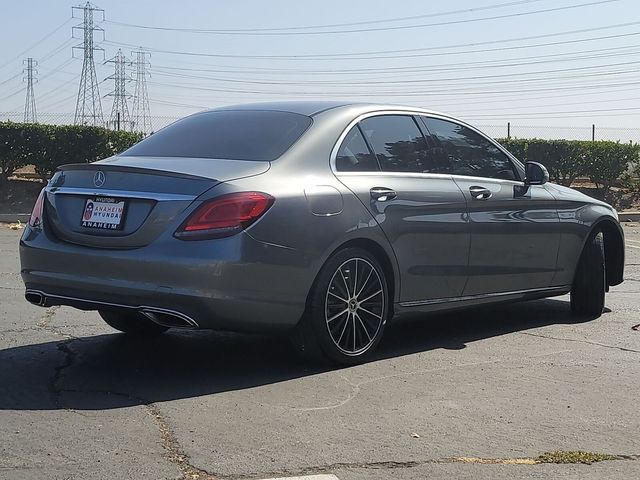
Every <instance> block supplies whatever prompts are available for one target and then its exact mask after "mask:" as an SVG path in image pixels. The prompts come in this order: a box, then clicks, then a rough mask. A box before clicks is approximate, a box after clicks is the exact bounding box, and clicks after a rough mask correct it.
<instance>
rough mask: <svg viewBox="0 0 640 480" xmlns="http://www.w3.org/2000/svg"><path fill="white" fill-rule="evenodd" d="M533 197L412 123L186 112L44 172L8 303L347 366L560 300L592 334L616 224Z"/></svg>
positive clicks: (524, 172) (260, 111) (414, 117)
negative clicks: (398, 321) (502, 309)
mask: <svg viewBox="0 0 640 480" xmlns="http://www.w3.org/2000/svg"><path fill="white" fill-rule="evenodd" d="M548 179H549V177H548V174H547V171H546V170H545V168H544V167H543V166H542V165H540V164H537V163H532V162H529V163H527V164H525V165H523V164H521V163H520V162H519V161H518V160H517V159H516V158H515V157H513V155H511V154H510V153H509V152H507V151H506V150H505V149H504V148H503V147H502V146H500V145H499V144H498V143H496V142H495V141H494V140H492V139H490V138H488V137H487V136H485V135H483V134H482V133H481V132H479V131H478V130H477V129H475V128H473V127H472V126H470V125H468V124H466V123H464V122H461V121H459V120H456V119H454V118H451V117H449V116H446V115H442V114H437V113H434V112H431V111H427V110H422V109H417V108H408V107H396V106H385V105H371V104H347V103H339V102H284V103H272V104H254V105H241V106H232V107H225V108H220V109H215V110H210V111H206V112H201V113H197V114H195V115H191V116H189V117H186V118H184V119H182V120H179V121H177V122H176V123H174V124H173V125H171V126H169V127H167V128H165V129H163V130H161V131H159V132H157V133H154V134H153V135H151V136H149V137H147V138H146V139H144V140H143V141H141V142H140V143H138V144H136V145H134V146H133V147H132V148H130V149H129V150H127V151H125V152H124V153H122V154H120V155H117V156H115V157H112V158H108V159H105V160H102V161H99V162H96V163H92V164H86V163H83V164H72V165H65V166H62V167H60V168H59V169H58V171H57V172H56V173H55V175H54V176H53V177H52V178H51V180H50V181H49V183H48V185H47V186H46V188H44V189H43V191H42V193H41V194H40V197H39V198H38V200H37V202H36V205H35V207H34V210H33V213H32V216H31V219H30V221H29V225H28V226H27V227H26V228H25V231H24V234H23V236H22V239H21V241H20V257H21V262H22V270H21V273H22V278H23V280H24V283H25V286H26V299H27V300H28V301H29V302H31V303H34V304H37V305H41V306H44V307H48V306H52V305H70V306H73V307H77V308H80V309H84V310H97V311H98V312H99V313H100V315H101V316H102V318H103V319H104V320H105V321H106V322H107V323H108V324H109V325H111V326H112V327H114V328H115V329H117V330H121V331H123V332H128V333H130V334H136V335H141V336H143V335H151V334H157V333H160V332H163V331H165V330H166V329H168V328H207V329H219V330H233V331H249V332H263V331H268V332H277V331H280V332H286V333H288V334H289V335H290V336H291V338H292V341H293V344H294V345H295V346H296V347H297V349H298V350H299V351H300V352H301V353H302V354H304V355H305V356H307V357H311V358H314V359H322V360H325V361H326V360H328V361H332V362H338V363H347V364H349V363H357V362H361V361H363V360H365V359H366V358H367V357H368V356H370V355H371V354H372V352H373V351H374V349H375V348H376V346H377V345H378V343H379V342H380V339H381V338H382V336H383V333H384V329H385V325H386V324H387V322H388V321H390V320H392V319H394V318H396V317H399V316H403V315H409V314H420V315H422V316H423V317H424V318H425V320H427V321H428V315H426V314H428V313H429V312H434V311H438V310H450V309H457V308H465V307H472V306H477V305H484V304H489V303H497V302H507V301H516V300H528V299H534V298H542V297H550V296H554V295H562V294H566V293H568V292H571V308H572V311H573V312H574V313H575V314H577V315H582V316H589V317H597V316H599V315H600V314H601V313H602V311H603V308H604V299H605V291H607V290H608V289H609V287H610V286H612V285H617V284H619V283H621V282H622V280H623V268H624V240H623V234H622V230H621V228H620V225H619V223H618V217H617V214H616V212H615V210H614V209H613V208H612V207H610V206H609V205H607V204H606V203H603V202H601V201H598V200H595V199H593V198H590V197H587V196H585V195H583V194H581V193H579V192H577V191H575V190H572V189H570V188H566V187H562V186H559V185H554V184H552V183H549V182H548Z"/></svg>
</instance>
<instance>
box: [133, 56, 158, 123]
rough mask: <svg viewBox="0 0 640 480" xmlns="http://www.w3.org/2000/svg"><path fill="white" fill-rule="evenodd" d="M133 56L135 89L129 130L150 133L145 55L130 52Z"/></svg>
mask: <svg viewBox="0 0 640 480" xmlns="http://www.w3.org/2000/svg"><path fill="white" fill-rule="evenodd" d="M131 53H132V54H133V55H135V60H134V61H133V62H132V64H133V66H134V67H135V71H136V89H135V93H134V95H133V109H132V113H131V116H132V118H131V129H132V130H133V131H136V132H143V133H151V132H152V131H153V126H152V125H151V111H150V109H149V93H148V92H147V66H148V65H149V62H148V61H147V55H149V52H145V51H143V50H142V49H140V50H135V51H133V52H131Z"/></svg>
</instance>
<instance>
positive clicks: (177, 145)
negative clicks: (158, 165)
mask: <svg viewBox="0 0 640 480" xmlns="http://www.w3.org/2000/svg"><path fill="white" fill-rule="evenodd" d="M309 125H311V118H310V117H307V116H306V115H300V114H297V113H291V112H275V111H261V110H247V111H239V110H236V111H233V110H229V111H214V112H202V113H197V114H195V115H191V116H189V117H186V118H183V119H181V120H178V121H177V122H175V123H174V124H172V125H169V126H168V127H166V128H163V129H162V130H160V131H159V132H156V133H154V134H152V135H151V136H149V137H147V138H145V139H144V140H142V141H141V142H140V143H138V144H136V145H134V146H133V147H131V148H130V149H129V150H126V151H125V152H124V153H123V154H122V155H126V156H134V157H146V156H149V157H192V158H221V159H227V160H252V161H262V162H270V161H272V160H275V159H276V158H278V157H279V156H280V155H282V154H283V153H284V152H286V151H287V149H288V148H289V147H290V146H291V145H293V143H294V142H295V141H296V140H297V139H298V138H300V136H301V135H302V134H303V133H304V132H305V130H306V129H307V128H309Z"/></svg>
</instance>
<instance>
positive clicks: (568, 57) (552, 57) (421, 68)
mask: <svg viewBox="0 0 640 480" xmlns="http://www.w3.org/2000/svg"><path fill="white" fill-rule="evenodd" d="M633 35H640V32H637V33H635V34H633ZM637 48H638V47H637V46H635V45H629V46H626V47H619V46H618V47H610V48H598V49H591V50H578V51H574V52H567V53H553V54H547V55H533V56H525V57H516V58H512V59H507V60H481V61H473V62H453V63H438V64H433V63H432V64H429V65H411V66H403V67H391V66H389V67H379V68H358V69H331V70H327V69H324V70H309V69H299V68H298V69H291V68H287V69H283V68H259V67H235V68H244V69H242V70H238V69H235V70H228V69H225V68H234V67H232V66H229V67H224V66H219V67H218V68H188V67H173V66H168V65H155V66H154V68H153V70H154V71H165V70H170V71H172V70H177V71H179V72H212V73H233V74H238V73H240V74H242V75H247V74H251V75H267V74H283V75H288V74H297V75H306V74H313V75H314V76H317V75H336V74H352V75H367V76H370V75H371V73H379V74H394V73H396V72H400V73H402V74H407V73H409V74H411V73H414V74H422V73H430V72H439V71H452V70H465V71H466V70H470V69H486V68H489V67H490V68H504V67H515V66H520V65H534V64H543V63H556V62H568V61H579V60H592V59H596V58H609V57H622V56H628V55H637V54H638V53H640V49H637ZM625 49H635V50H632V51H625ZM604 52H611V53H604ZM588 53H598V54H597V55H582V54H588ZM189 63H192V62H189ZM196 65H198V64H196ZM199 65H202V66H212V65H208V64H199Z"/></svg>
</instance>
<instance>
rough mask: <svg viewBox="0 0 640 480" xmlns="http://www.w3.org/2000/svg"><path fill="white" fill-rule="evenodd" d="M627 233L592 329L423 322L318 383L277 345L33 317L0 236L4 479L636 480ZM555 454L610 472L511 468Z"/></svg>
mask: <svg viewBox="0 0 640 480" xmlns="http://www.w3.org/2000/svg"><path fill="white" fill-rule="evenodd" d="M625 233H626V236H627V241H628V243H627V245H628V248H627V269H626V281H625V283H624V284H622V285H620V286H618V287H614V288H613V289H612V291H611V292H610V293H609V295H608V297H607V312H606V313H605V314H604V315H603V316H602V317H601V318H600V319H597V320H593V321H585V322H576V321H575V320H574V319H573V318H572V317H571V316H570V315H569V304H568V297H558V298H555V299H549V300H540V301H534V302H528V303H523V304H513V305H507V306H499V307H489V308H485V309H482V310H474V311H465V312H462V313H455V314H444V315H437V316H435V315H433V316H430V317H428V318H424V320H423V321H421V320H418V321H412V322H403V323H399V324H397V325H393V326H391V327H390V328H389V329H388V331H387V336H386V338H385V339H384V341H383V344H382V345H381V348H380V353H379V355H378V357H377V358H376V359H375V360H374V361H372V362H371V363H369V364H367V365H362V366H357V367H351V368H341V369H325V368H318V367H309V366H307V365H305V364H303V363H301V362H300V361H299V360H298V359H297V357H296V356H295V355H294V354H293V353H292V352H291V350H290V349H289V347H288V345H287V342H286V341H285V340H284V339H282V338H273V337H266V336H248V335H235V334H222V333H213V332H171V333H168V334H166V335H164V336H161V337H159V338H154V339H148V340H135V339H129V338H127V337H126V336H125V335H123V334H119V333H116V332H115V331H113V330H111V329H110V328H109V327H108V326H106V324H104V323H103V322H102V321H101V320H100V318H99V317H98V315H97V314H96V313H93V312H80V311H76V310H73V309H71V308H67V307H60V308H56V307H54V308H49V309H43V308H38V307H35V306H32V305H29V304H28V303H27V302H26V301H25V300H24V299H23V286H22V283H21V280H20V276H19V274H18V272H19V261H18V258H17V242H18V238H19V235H20V232H16V231H12V230H9V229H8V228H6V226H4V225H2V224H0V478H2V479H11V480H21V479H38V480H40V479H60V480H62V479H65V480H68V479H83V480H84V479H120V478H122V479H129V478H134V477H135V478H149V479H234V478H238V479H245V478H246V479H259V478H268V477H284V476H295V475H309V474H320V473H332V474H335V475H336V476H337V477H338V478H339V479H340V480H356V479H367V480H371V479H373V480H376V479H388V478H393V479H418V478H420V479H422V478H443V479H445V478H446V479H449V478H458V479H465V478H468V479H482V478H487V479H512V478H561V479H604V478H616V479H627V478H629V479H631V478H640V460H639V458H640V457H639V456H638V455H639V454H640V415H638V395H639V393H640V388H639V386H638V378H640V362H639V360H640V331H638V330H640V329H639V328H638V327H637V326H638V324H640V315H639V312H640V283H639V282H640V227H638V226H637V225H635V226H634V225H625ZM634 326H636V329H633V327H634ZM553 450H585V451H589V452H594V453H605V454H611V455H616V456H619V458H618V459H617V460H610V461H605V462H601V463H596V464H592V465H556V464H532V463H533V462H521V463H518V462H517V461H516V460H515V459H522V458H535V457H537V456H538V455H540V454H542V453H544V452H548V451H553ZM474 459H475V460H474Z"/></svg>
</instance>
